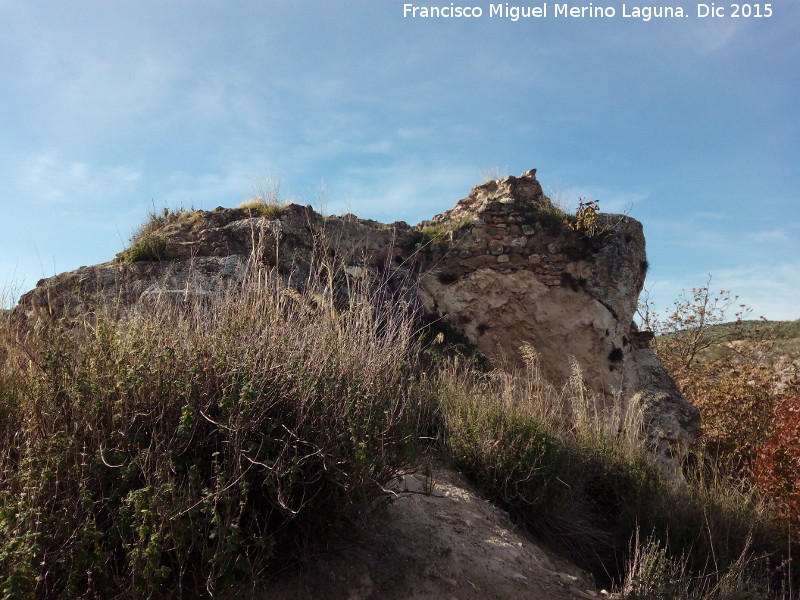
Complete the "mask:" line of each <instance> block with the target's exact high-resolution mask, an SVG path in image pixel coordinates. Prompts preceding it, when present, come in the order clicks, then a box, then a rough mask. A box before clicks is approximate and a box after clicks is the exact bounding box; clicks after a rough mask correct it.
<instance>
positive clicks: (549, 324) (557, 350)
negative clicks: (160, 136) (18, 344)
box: [12, 170, 699, 468]
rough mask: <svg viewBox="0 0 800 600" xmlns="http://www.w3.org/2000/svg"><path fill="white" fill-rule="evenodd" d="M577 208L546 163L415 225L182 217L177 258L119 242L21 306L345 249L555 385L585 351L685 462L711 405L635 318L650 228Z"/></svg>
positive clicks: (175, 231)
mask: <svg viewBox="0 0 800 600" xmlns="http://www.w3.org/2000/svg"><path fill="white" fill-rule="evenodd" d="M568 221H569V220H568V219H567V218H566V216H565V215H563V214H562V213H560V212H559V211H558V210H557V209H555V208H554V207H553V206H552V204H551V203H550V201H549V199H548V198H547V197H546V196H545V195H544V194H543V192H542V188H541V186H540V184H539V182H538V181H537V179H536V171H535V170H532V171H529V172H527V173H523V174H522V175H521V176H520V177H506V178H504V179H501V180H496V181H490V182H487V183H485V184H483V185H479V186H477V187H475V188H473V190H472V191H471V193H470V194H469V195H468V196H467V197H466V198H464V199H462V200H460V201H459V202H458V203H457V204H456V206H455V207H454V208H453V209H452V210H450V211H447V212H445V213H443V214H441V215H438V216H436V217H434V218H433V219H431V220H430V221H424V222H422V223H420V224H419V225H417V226H415V227H409V226H408V225H407V224H406V223H403V222H397V223H393V224H391V225H385V224H382V223H377V222H375V221H367V220H362V219H357V218H356V217H353V216H352V215H345V216H343V217H331V218H323V217H322V216H321V215H319V214H317V213H316V212H314V211H313V210H312V209H311V207H302V206H297V205H289V206H286V207H282V208H281V209H280V210H279V211H278V210H274V211H272V212H271V213H270V214H268V215H267V216H257V215H254V214H252V213H251V212H248V211H247V210H243V209H225V208H217V209H215V210H213V211H195V212H187V213H181V214H173V215H169V216H166V217H165V219H164V222H163V223H161V224H160V226H159V227H158V228H157V231H155V235H157V236H158V239H159V243H160V244H161V245H160V246H159V248H160V252H161V254H160V258H162V259H163V260H157V261H138V262H127V261H126V260H125V255H120V256H118V257H117V258H116V259H115V260H113V261H110V262H107V263H104V264H101V265H96V266H93V267H81V268H80V269H78V270H76V271H72V272H70V273H63V274H60V275H57V276H55V277H51V278H50V279H46V280H42V281H40V282H39V283H38V284H37V286H36V289H34V290H32V291H31V292H29V293H28V294H26V295H25V296H23V297H22V298H21V300H20V303H19V305H18V306H17V307H16V308H15V309H14V311H13V314H12V319H15V320H16V321H17V322H18V323H24V324H27V326H28V327H31V326H35V325H36V324H41V323H46V322H49V321H52V320H54V319H59V318H61V317H71V318H86V317H87V316H91V315H93V314H94V313H96V312H97V311H99V310H102V311H105V312H111V313H112V314H115V315H116V314H120V313H122V312H124V311H125V310H126V309H127V308H128V307H130V306H133V305H136V304H140V303H141V302H142V301H146V300H147V299H148V298H151V297H154V296H164V295H169V296H172V297H174V298H176V299H179V300H180V299H182V298H186V297H189V296H192V297H196V296H197V295H204V294H213V293H215V292H216V291H218V290H220V289H223V288H225V287H226V286H229V285H234V284H238V283H241V282H242V281H244V279H245V276H246V273H247V272H248V264H249V261H257V262H259V263H261V264H266V265H268V266H270V267H273V268H275V269H277V270H278V271H279V272H280V273H281V274H282V275H283V276H284V278H285V279H286V280H287V281H288V282H290V283H291V284H292V285H296V286H302V285H303V284H304V282H305V281H307V279H308V277H309V276H310V274H311V272H312V271H313V268H312V267H313V262H314V261H315V260H317V257H320V256H325V257H335V258H336V261H337V262H338V263H339V264H341V265H343V266H344V268H345V269H346V270H347V271H348V272H349V273H350V274H351V275H357V276H365V277H369V278H371V279H374V280H380V281H381V282H382V284H383V285H384V287H385V288H386V289H387V290H388V291H389V292H390V293H392V294H395V295H397V294H400V295H404V296H405V297H406V299H412V296H413V299H414V300H415V301H417V302H418V303H419V304H420V305H421V306H423V307H424V310H425V311H426V312H427V316H428V318H429V319H440V320H444V321H446V322H447V323H449V324H450V325H451V326H452V327H454V328H456V329H457V330H459V331H461V332H462V333H463V334H464V335H465V336H466V337H467V338H468V339H469V340H470V341H471V342H472V343H473V344H474V345H475V346H476V347H477V348H478V350H480V351H481V352H482V353H483V354H484V355H486V356H487V357H488V358H489V359H490V361H492V362H493V363H494V364H495V365H496V366H498V367H509V368H510V367H512V366H513V365H515V364H519V363H521V362H522V360H523V356H522V354H521V352H520V348H521V346H522V345H523V344H527V345H529V346H532V347H533V348H535V350H536V351H537V353H538V354H539V357H540V361H541V365H542V367H543V368H544V371H545V373H546V374H547V376H548V377H549V378H550V379H551V380H552V381H553V382H555V383H556V384H558V383H563V382H565V381H566V380H567V379H568V378H569V377H570V376H571V375H572V373H573V364H576V365H578V367H579V368H580V371H581V373H582V376H583V378H584V381H585V383H586V385H587V386H588V387H589V388H590V389H591V390H592V391H593V392H594V393H595V396H596V397H597V398H598V401H599V402H601V403H603V404H606V405H609V404H611V403H614V402H629V401H633V402H638V403H640V404H641V406H642V408H643V410H644V418H645V426H646V429H647V432H648V435H649V436H650V439H651V442H652V444H653V447H654V448H655V449H656V450H657V452H658V456H659V457H660V461H661V462H662V464H663V465H664V466H665V468H674V466H675V465H676V464H678V463H679V462H680V461H681V459H682V458H683V457H684V456H685V452H686V449H687V448H688V446H689V445H690V444H691V443H692V441H693V440H694V439H695V438H696V437H697V435H698V429H699V427H698V424H699V415H698V412H697V410H696V409H695V408H694V407H693V406H691V405H690V404H688V403H687V402H686V400H685V399H684V398H683V396H682V395H681V394H680V392H679V391H678V389H677V388H676V386H675V384H674V383H673V382H672V380H671V378H670V377H669V375H668V374H667V373H666V371H665V370H664V368H663V367H662V365H661V364H660V362H659V361H658V359H657V357H656V356H655V354H654V353H653V352H652V350H650V348H649V347H648V343H647V339H646V336H644V335H643V334H642V333H640V332H638V331H637V330H636V327H635V325H634V323H633V315H634V312H635V310H636V304H637V300H638V297H639V292H640V291H641V289H642V285H643V282H644V277H645V272H646V269H647V261H646V257H645V241H644V236H643V233H642V226H641V224H640V223H639V222H638V221H636V220H634V219H632V218H629V217H627V216H623V215H605V214H598V215H597V220H596V222H594V223H593V224H592V227H591V228H588V227H585V224H582V223H580V222H574V221H573V222H572V223H571V224H570V223H569V222H568ZM127 256H128V258H130V255H127Z"/></svg>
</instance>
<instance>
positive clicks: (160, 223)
mask: <svg viewBox="0 0 800 600" xmlns="http://www.w3.org/2000/svg"><path fill="white" fill-rule="evenodd" d="M185 212H186V211H184V210H183V209H179V210H178V211H177V212H173V211H170V210H169V209H168V208H166V207H165V208H164V209H162V211H161V212H160V213H158V212H156V211H155V210H153V211H151V212H150V214H149V215H148V217H147V220H146V221H145V222H144V223H142V225H140V226H139V229H137V230H136V232H135V233H134V234H133V235H132V236H131V245H130V247H128V248H127V249H125V250H123V251H122V253H121V254H120V256H121V258H122V259H123V260H124V261H125V262H139V261H157V260H168V259H170V258H172V253H171V248H170V243H169V241H168V240H167V239H166V238H165V237H164V236H163V235H160V234H159V231H160V229H161V228H162V227H164V226H165V225H166V224H167V223H168V222H169V221H170V220H172V219H176V218H178V217H179V215H182V214H184V213H185Z"/></svg>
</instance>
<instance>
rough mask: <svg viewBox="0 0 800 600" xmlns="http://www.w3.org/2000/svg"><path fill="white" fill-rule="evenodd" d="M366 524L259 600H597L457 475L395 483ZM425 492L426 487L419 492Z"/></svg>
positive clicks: (570, 569) (574, 571) (579, 578)
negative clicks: (386, 502)
mask: <svg viewBox="0 0 800 600" xmlns="http://www.w3.org/2000/svg"><path fill="white" fill-rule="evenodd" d="M395 489H396V493H397V494H398V497H397V499H396V500H395V501H394V502H393V503H392V504H391V505H390V506H389V507H388V508H387V509H386V510H385V511H383V512H379V513H378V514H377V515H375V516H374V517H373V519H372V520H371V522H370V525H369V527H367V528H366V529H365V530H364V531H362V532H360V533H359V534H358V535H357V536H355V537H356V539H354V540H351V541H350V542H348V543H346V544H343V545H342V546H341V547H340V548H339V549H338V550H337V551H336V552H335V553H331V554H330V555H328V556H325V557H322V558H318V559H316V560H315V561H314V562H313V563H312V564H311V565H310V566H309V567H308V568H307V569H306V570H304V571H303V572H302V573H295V574H293V575H291V576H288V577H286V578H285V579H283V580H281V581H280V582H277V583H275V584H273V585H270V586H269V590H268V591H266V592H265V593H264V595H263V596H262V597H263V598H264V600H266V599H267V598H269V599H270V600H290V599H300V598H302V599H306V598H308V599H311V598H314V599H320V600H340V599H346V600H412V599H413V600H434V599H435V600H440V599H444V600H451V599H458V600H512V599H514V600H516V599H530V600H567V599H569V600H575V599H582V598H587V599H592V598H596V599H599V598H601V597H602V596H601V594H600V593H599V592H597V591H595V587H594V584H593V583H592V580H591V577H590V576H589V575H588V574H587V573H585V572H584V571H581V570H580V569H578V568H577V567H576V566H574V565H572V564H570V563H568V562H567V561H565V560H563V559H561V558H559V557H558V556H556V555H554V554H553V553H551V552H548V551H546V550H544V549H543V548H541V547H540V546H538V545H537V544H536V543H535V542H533V541H531V540H530V539H529V538H528V537H526V536H524V535H523V534H521V533H520V532H518V531H517V530H516V529H515V528H514V526H513V525H512V524H511V523H510V522H509V520H508V518H507V516H506V515H505V514H504V513H503V511H501V510H499V509H498V508H496V507H495V506H493V505H492V504H490V503H488V502H487V501H485V500H482V499H481V498H480V497H479V496H478V495H477V494H475V493H474V492H473V491H471V490H470V489H469V486H468V485H467V484H466V482H465V481H464V480H463V478H461V477H460V476H459V475H458V474H457V473H454V472H453V471H450V470H446V469H438V470H436V471H435V473H434V477H433V487H432V489H431V486H430V481H429V480H427V479H426V478H425V477H423V476H421V475H407V476H405V477H404V478H403V480H402V481H401V482H400V483H399V484H398V485H397V486H396V488H395ZM426 492H427V493H426Z"/></svg>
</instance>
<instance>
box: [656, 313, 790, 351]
mask: <svg viewBox="0 0 800 600" xmlns="http://www.w3.org/2000/svg"><path fill="white" fill-rule="evenodd" d="M690 334H691V332H690V331H689V330H685V331H679V332H677V333H668V334H663V335H661V336H658V338H663V339H665V340H668V339H670V338H674V337H680V336H685V335H690ZM703 338H704V342H707V341H711V342H712V345H711V346H710V347H709V348H707V349H706V350H704V351H703V352H701V353H700V355H699V356H700V357H701V358H705V359H716V358H722V357H723V356H726V355H729V354H730V353H731V352H732V351H733V349H734V348H735V347H736V346H737V345H741V344H742V343H746V342H756V341H767V340H770V341H771V345H770V347H769V354H770V355H771V356H772V357H773V358H779V357H786V356H787V355H788V356H789V357H791V358H792V359H796V358H800V319H798V320H796V321H767V320H759V319H751V320H746V321H738V322H737V321H732V322H729V323H720V324H718V325H712V326H710V327H708V329H707V330H706V332H705V334H704V336H703Z"/></svg>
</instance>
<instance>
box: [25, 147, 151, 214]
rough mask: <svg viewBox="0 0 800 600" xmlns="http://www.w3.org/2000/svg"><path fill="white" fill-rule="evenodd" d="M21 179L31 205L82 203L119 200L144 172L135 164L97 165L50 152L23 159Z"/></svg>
mask: <svg viewBox="0 0 800 600" xmlns="http://www.w3.org/2000/svg"><path fill="white" fill-rule="evenodd" d="M17 176H18V182H19V183H18V185H19V192H21V193H22V194H23V197H24V198H25V200H26V201H28V202H33V203H39V204H65V203H71V204H80V203H85V202H96V201H99V200H109V199H112V198H119V197H120V196H122V195H123V194H124V193H126V192H127V191H129V190H130V189H131V188H132V187H133V186H134V185H135V184H136V183H137V181H138V180H139V179H140V178H141V176H142V173H141V171H140V170H139V169H137V168H136V167H134V166H131V165H112V166H93V165H90V164H88V163H86V162H82V161H77V160H70V159H66V158H63V157H62V156H61V155H60V153H59V152H57V151H52V150H47V151H43V152H41V153H39V154H36V155H32V156H27V157H25V158H23V159H21V160H20V164H19V168H18V175H17Z"/></svg>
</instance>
